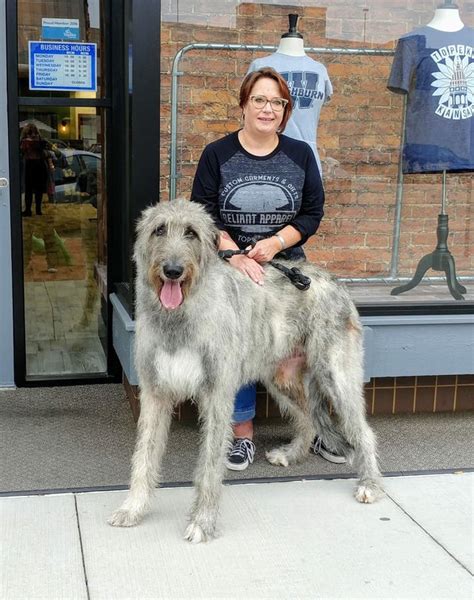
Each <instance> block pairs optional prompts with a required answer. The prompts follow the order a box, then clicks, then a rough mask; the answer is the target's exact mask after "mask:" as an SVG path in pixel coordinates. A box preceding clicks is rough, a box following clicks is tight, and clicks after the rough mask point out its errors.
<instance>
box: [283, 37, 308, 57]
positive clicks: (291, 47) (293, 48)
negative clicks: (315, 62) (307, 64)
mask: <svg viewBox="0 0 474 600" xmlns="http://www.w3.org/2000/svg"><path fill="white" fill-rule="evenodd" d="M277 52H279V53H280V54H287V55H288V56H305V54H306V53H305V51H304V43H303V40H302V39H301V38H296V37H286V38H285V37H282V38H281V40H280V44H279V45H278V49H277Z"/></svg>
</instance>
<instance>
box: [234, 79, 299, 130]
mask: <svg viewBox="0 0 474 600" xmlns="http://www.w3.org/2000/svg"><path fill="white" fill-rule="evenodd" d="M262 77H266V78H268V79H273V80H274V81H276V83H277V84H278V87H279V89H280V98H284V99H285V100H288V104H287V105H286V106H285V108H284V109H283V119H282V120H281V124H280V129H279V131H280V132H281V131H284V130H285V127H286V124H287V123H288V119H289V118H290V117H291V111H292V110H293V106H292V102H291V94H290V90H289V89H288V85H287V83H286V81H285V79H284V78H283V77H282V76H281V75H280V73H278V72H277V71H275V69H272V68H271V67H263V68H262V69H258V71H253V72H252V73H248V74H247V75H246V76H245V79H244V80H243V81H242V85H241V86H240V96H239V106H240V108H242V109H243V108H244V106H245V105H246V104H247V102H248V101H249V98H250V96H251V94H252V89H253V86H254V85H255V84H256V83H257V81H258V80H259V79H262Z"/></svg>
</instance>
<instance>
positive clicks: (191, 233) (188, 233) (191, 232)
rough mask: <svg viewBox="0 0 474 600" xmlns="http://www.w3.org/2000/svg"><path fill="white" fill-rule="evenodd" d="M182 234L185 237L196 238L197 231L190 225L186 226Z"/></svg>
mask: <svg viewBox="0 0 474 600" xmlns="http://www.w3.org/2000/svg"><path fill="white" fill-rule="evenodd" d="M184 236H185V237H187V238H197V233H196V232H195V231H194V229H193V228H192V227H186V231H185V232H184Z"/></svg>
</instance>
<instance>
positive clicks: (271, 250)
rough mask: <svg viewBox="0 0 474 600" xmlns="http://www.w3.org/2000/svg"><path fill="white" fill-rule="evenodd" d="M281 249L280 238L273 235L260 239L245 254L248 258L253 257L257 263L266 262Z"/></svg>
mask: <svg viewBox="0 0 474 600" xmlns="http://www.w3.org/2000/svg"><path fill="white" fill-rule="evenodd" d="M281 249H282V247H281V244H280V240H279V239H278V238H277V237H275V236H272V237H269V238H266V239H264V240H260V241H259V242H257V243H256V244H255V246H254V247H253V248H252V250H250V252H249V253H248V254H247V256H248V257H249V258H253V260H255V261H256V262H258V263H267V262H269V261H270V260H272V258H273V257H274V256H275V254H278V252H280V251H281Z"/></svg>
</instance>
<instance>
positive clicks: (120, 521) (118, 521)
mask: <svg viewBox="0 0 474 600" xmlns="http://www.w3.org/2000/svg"><path fill="white" fill-rule="evenodd" d="M141 516H142V515H141V514H140V513H134V512H132V511H131V510H124V509H123V508H119V509H118V510H116V511H115V512H113V513H112V514H111V515H110V517H109V518H108V519H107V523H108V524H109V525H112V527H133V526H134V525H137V524H138V523H139V522H140V521H141Z"/></svg>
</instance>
